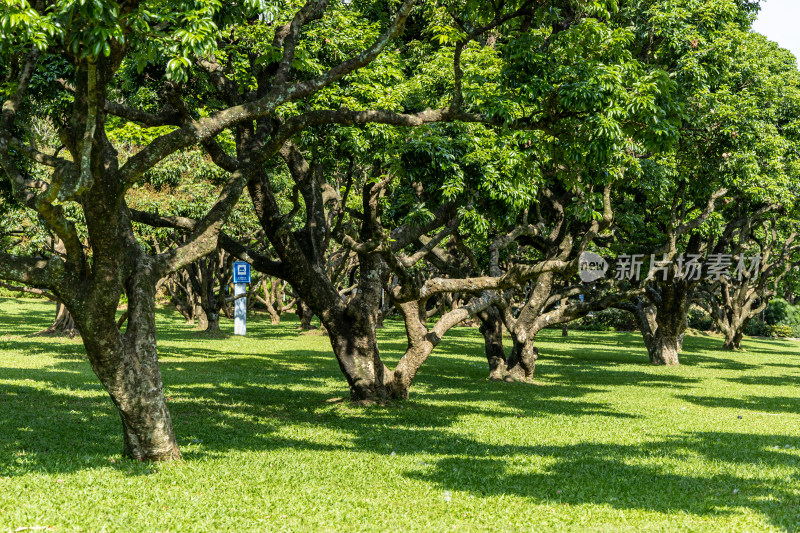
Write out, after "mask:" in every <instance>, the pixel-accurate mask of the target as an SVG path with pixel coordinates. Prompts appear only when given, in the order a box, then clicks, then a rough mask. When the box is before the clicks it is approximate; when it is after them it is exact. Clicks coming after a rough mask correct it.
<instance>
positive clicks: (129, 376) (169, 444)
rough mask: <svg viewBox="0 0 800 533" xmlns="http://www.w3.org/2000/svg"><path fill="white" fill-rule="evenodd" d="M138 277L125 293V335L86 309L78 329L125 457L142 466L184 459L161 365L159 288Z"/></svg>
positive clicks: (143, 277)
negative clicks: (114, 414) (116, 418)
mask: <svg viewBox="0 0 800 533" xmlns="http://www.w3.org/2000/svg"><path fill="white" fill-rule="evenodd" d="M136 276H137V278H136V279H134V280H131V281H130V282H129V286H128V287H127V289H126V292H127V294H128V327H127V329H126V331H125V334H124V335H121V334H120V333H119V330H117V328H116V323H115V322H114V320H113V316H111V317H108V318H110V319H111V320H103V319H101V318H100V316H99V314H98V313H96V312H94V310H92V309H84V310H83V314H84V316H82V317H81V320H80V321H78V325H79V328H80V330H81V334H82V337H83V340H84V344H85V346H86V351H87V354H88V356H89V361H90V363H91V365H92V369H93V370H94V372H95V374H97V376H98V378H100V381H101V382H102V384H103V386H104V387H105V389H106V391H108V394H109V395H110V396H111V400H112V401H113V402H114V405H116V407H117V409H118V410H119V413H120V417H121V420H122V429H123V435H124V446H123V453H124V455H125V456H126V457H130V458H132V459H136V460H138V461H166V460H174V459H180V458H181V453H180V450H179V449H178V444H177V441H176V440H175V433H174V431H173V427H172V419H171V417H170V413H169V410H168V409H167V405H166V401H165V398H164V389H163V383H162V380H161V371H160V369H159V363H158V353H157V348H156V326H155V283H153V282H152V280H150V279H149V278H148V277H147V276H145V275H142V274H137V275H136ZM109 298H113V296H109Z"/></svg>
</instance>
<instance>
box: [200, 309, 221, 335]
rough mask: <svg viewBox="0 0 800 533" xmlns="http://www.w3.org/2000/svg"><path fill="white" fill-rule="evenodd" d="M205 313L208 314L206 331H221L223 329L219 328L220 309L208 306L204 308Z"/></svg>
mask: <svg viewBox="0 0 800 533" xmlns="http://www.w3.org/2000/svg"><path fill="white" fill-rule="evenodd" d="M204 314H205V316H206V320H205V322H206V329H205V332H206V333H221V331H222V330H221V329H220V328H219V315H220V312H219V310H216V311H212V310H210V309H208V308H206V309H205V310H204Z"/></svg>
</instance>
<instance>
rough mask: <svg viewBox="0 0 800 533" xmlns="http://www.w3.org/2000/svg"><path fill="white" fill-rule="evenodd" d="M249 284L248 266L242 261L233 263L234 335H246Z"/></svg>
mask: <svg viewBox="0 0 800 533" xmlns="http://www.w3.org/2000/svg"><path fill="white" fill-rule="evenodd" d="M248 283H250V264H249V263H245V262H244V261H235V262H234V263H233V287H234V289H233V291H234V292H233V295H234V296H236V297H237V298H236V300H235V304H234V309H235V312H234V321H233V333H234V335H242V336H245V335H247V297H246V296H241V297H240V295H242V294H247V284H248Z"/></svg>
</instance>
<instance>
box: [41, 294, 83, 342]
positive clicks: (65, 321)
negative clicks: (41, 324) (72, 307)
mask: <svg viewBox="0 0 800 533" xmlns="http://www.w3.org/2000/svg"><path fill="white" fill-rule="evenodd" d="M77 334H78V328H76V327H75V321H74V320H73V318H72V314H70V312H69V309H67V308H66V306H65V305H64V304H62V303H61V302H56V319H55V321H53V324H52V325H50V326H49V327H48V328H47V329H43V330H42V331H40V332H39V333H37V335H46V336H62V335H63V336H66V337H69V338H70V339H72V338H74V337H75V335H77Z"/></svg>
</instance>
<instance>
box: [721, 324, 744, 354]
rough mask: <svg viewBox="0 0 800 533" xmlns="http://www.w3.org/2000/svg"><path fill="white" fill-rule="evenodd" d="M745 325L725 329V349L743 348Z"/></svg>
mask: <svg viewBox="0 0 800 533" xmlns="http://www.w3.org/2000/svg"><path fill="white" fill-rule="evenodd" d="M743 330H744V326H743V327H741V328H733V327H730V328H726V329H725V343H724V344H723V346H722V347H723V349H725V350H737V351H738V350H741V349H742V339H743V338H744V331H743Z"/></svg>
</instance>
